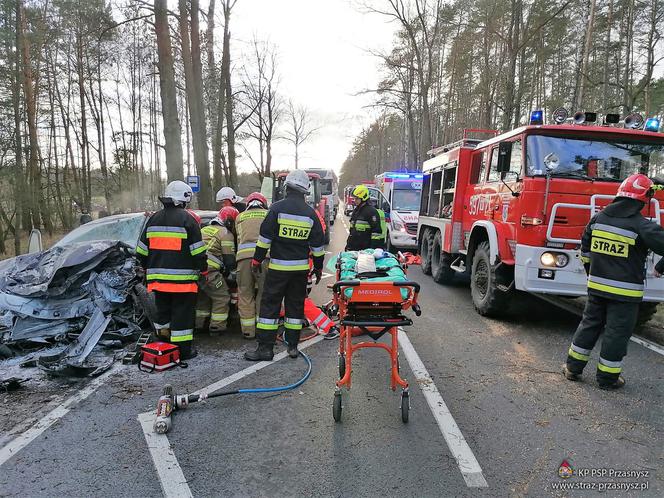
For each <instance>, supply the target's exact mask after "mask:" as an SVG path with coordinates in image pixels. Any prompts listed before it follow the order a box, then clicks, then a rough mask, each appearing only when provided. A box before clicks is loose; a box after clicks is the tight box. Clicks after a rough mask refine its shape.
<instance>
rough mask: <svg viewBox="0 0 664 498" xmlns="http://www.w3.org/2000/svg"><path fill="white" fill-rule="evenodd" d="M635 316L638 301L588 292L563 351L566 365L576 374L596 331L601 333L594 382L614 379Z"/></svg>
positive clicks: (609, 381) (616, 375) (580, 368)
mask: <svg viewBox="0 0 664 498" xmlns="http://www.w3.org/2000/svg"><path fill="white" fill-rule="evenodd" d="M638 316H639V303H638V302H625V301H616V300H613V299H606V298H603V297H599V296H595V295H592V294H589V295H588V300H587V301H586V307H585V309H584V310H583V318H582V319H581V323H579V327H578V328H577V329H576V332H575V334H574V338H573V339H572V344H571V346H570V348H569V351H568V354H567V368H568V369H569V370H570V371H571V372H573V373H577V374H580V373H581V372H582V371H583V368H584V367H585V366H586V364H587V363H588V360H589V359H590V352H591V351H592V349H593V347H594V346H595V343H597V340H598V339H599V336H600V334H602V333H604V337H603V338H602V348H601V350H600V354H599V362H598V363H597V382H598V383H599V384H612V383H614V382H615V381H616V380H617V379H618V377H619V375H620V372H621V371H622V360H623V358H624V357H625V355H626V354H627V344H628V343H629V338H630V336H631V335H632V332H633V331H634V327H635V326H636V320H637V318H638Z"/></svg>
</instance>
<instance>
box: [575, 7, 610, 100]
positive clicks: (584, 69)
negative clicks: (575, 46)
mask: <svg viewBox="0 0 664 498" xmlns="http://www.w3.org/2000/svg"><path fill="white" fill-rule="evenodd" d="M595 3H596V0H590V11H589V12H588V24H587V25H586V41H585V43H584V45H583V55H582V57H581V75H580V76H579V77H580V79H581V82H580V84H579V94H578V96H577V99H576V101H577V105H578V106H579V107H581V108H583V107H584V102H583V99H584V97H585V90H586V82H587V81H588V59H589V58H590V50H591V49H592V41H593V27H594V25H595ZM609 30H610V28H609ZM606 50H608V47H607V48H606Z"/></svg>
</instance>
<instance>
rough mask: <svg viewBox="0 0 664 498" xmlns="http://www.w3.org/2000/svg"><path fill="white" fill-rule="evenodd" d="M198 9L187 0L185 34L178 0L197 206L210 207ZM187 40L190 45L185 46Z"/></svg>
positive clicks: (183, 13) (183, 0) (195, 0)
mask: <svg viewBox="0 0 664 498" xmlns="http://www.w3.org/2000/svg"><path fill="white" fill-rule="evenodd" d="M198 11H199V3H198V0H191V11H190V15H191V27H190V29H191V36H188V33H187V32H186V31H187V7H186V0H180V35H181V37H182V58H183V60H184V67H185V75H186V85H187V101H188V102H189V120H190V123H191V135H192V141H193V145H194V162H195V163H196V172H197V173H198V175H199V176H200V186H201V190H200V192H199V194H198V203H199V207H201V208H207V209H209V208H213V207H214V200H213V198H212V185H211V183H210V163H209V160H208V146H207V127H206V123H205V105H204V103H203V66H202V64H201V41H200V24H199V20H198ZM190 40H191V47H189V41H190ZM187 55H188V56H189V57H187ZM187 59H189V60H187Z"/></svg>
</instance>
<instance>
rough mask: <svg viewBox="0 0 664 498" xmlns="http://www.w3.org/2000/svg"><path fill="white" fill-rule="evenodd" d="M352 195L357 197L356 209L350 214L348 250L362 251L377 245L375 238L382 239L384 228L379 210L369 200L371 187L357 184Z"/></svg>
mask: <svg viewBox="0 0 664 498" xmlns="http://www.w3.org/2000/svg"><path fill="white" fill-rule="evenodd" d="M351 195H352V196H353V198H355V209H353V214H351V216H350V230H349V232H348V240H347V241H346V250H347V251H361V250H362V249H370V248H372V247H376V244H375V243H374V240H381V239H382V229H381V225H380V215H379V213H378V210H377V209H376V208H375V207H373V206H372V205H371V203H370V202H369V189H368V188H367V186H366V185H357V186H356V187H355V188H354V189H353V192H352V193H351Z"/></svg>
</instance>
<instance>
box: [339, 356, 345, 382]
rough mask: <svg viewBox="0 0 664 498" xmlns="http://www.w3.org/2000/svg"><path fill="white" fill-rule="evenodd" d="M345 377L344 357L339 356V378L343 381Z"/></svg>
mask: <svg viewBox="0 0 664 498" xmlns="http://www.w3.org/2000/svg"><path fill="white" fill-rule="evenodd" d="M344 375H346V355H343V354H340V355H339V378H340V379H343V378H344Z"/></svg>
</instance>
